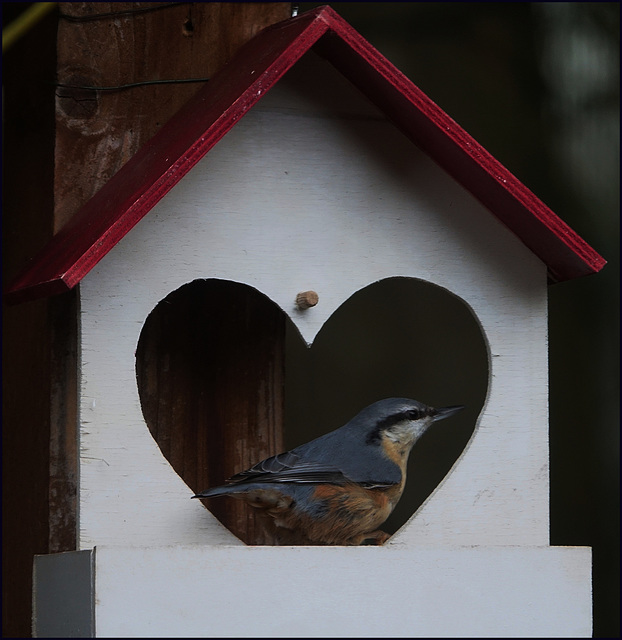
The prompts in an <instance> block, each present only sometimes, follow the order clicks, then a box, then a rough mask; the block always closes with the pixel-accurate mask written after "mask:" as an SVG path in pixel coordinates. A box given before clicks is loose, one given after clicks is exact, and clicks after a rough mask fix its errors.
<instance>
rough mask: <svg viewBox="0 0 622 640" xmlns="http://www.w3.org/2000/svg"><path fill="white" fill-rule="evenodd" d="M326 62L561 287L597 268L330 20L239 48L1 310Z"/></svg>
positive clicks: (79, 255)
mask: <svg viewBox="0 0 622 640" xmlns="http://www.w3.org/2000/svg"><path fill="white" fill-rule="evenodd" d="M309 49H314V50H315V51H316V52H317V53H319V54H320V55H323V56H324V57H326V58H327V59H328V60H329V61H330V62H331V63H332V64H333V65H334V66H335V67H336V68H337V69H338V70H339V71H341V72H342V73H343V74H344V75H345V76H346V77H347V78H348V79H349V80H350V81H351V82H353V83H354V84H355V85H356V86H357V87H358V88H359V89H360V90H361V91H362V92H363V93H364V94H365V95H366V96H367V97H368V98H369V99H370V100H371V101H372V102H374V103H375V104H376V105H377V106H378V107H379V108H380V109H381V110H382V111H383V112H384V113H385V114H386V115H387V117H388V118H390V119H391V120H392V121H393V122H394V124H395V125H396V126H397V127H399V128H400V129H401V130H402V131H403V132H404V133H405V135H407V136H408V137H409V138H410V139H411V140H412V141H413V142H414V143H415V144H416V145H417V146H419V147H420V148H421V149H422V150H423V151H425V152H426V153H427V154H428V155H429V156H430V157H431V158H432V159H434V160H435V161H436V162H437V163H438V164H440V165H441V166H442V167H443V169H444V170H445V171H447V172H448V173H449V174H450V175H452V176H453V177H454V178H455V179H456V180H457V181H458V182H460V183H461V184H462V185H463V186H464V187H465V188H467V189H468V190H469V191H471V192H472V193H473V195H474V196H475V197H477V198H478V199H479V200H480V201H481V202H482V203H483V204H484V205H486V206H487V207H488V208H489V209H490V210H491V212H492V213H493V214H494V215H495V216H496V217H497V218H499V219H500V220H501V221H502V222H503V223H504V224H506V226H508V228H509V229H511V230H512V232H513V233H515V234H516V235H517V236H518V237H519V238H520V239H521V240H522V241H523V242H524V244H525V245H526V246H527V247H529V248H530V249H531V250H532V251H533V252H534V253H535V254H536V255H537V256H538V257H540V259H541V260H542V261H543V262H544V263H545V264H546V265H547V267H548V271H549V278H550V279H551V280H552V281H562V280H568V279H571V278H575V277H579V276H583V275H588V274H591V273H596V272H598V271H599V270H600V269H602V267H603V266H604V264H605V260H604V259H603V258H602V257H601V256H600V255H598V253H596V252H595V251H594V249H592V248H591V247H590V246H589V245H588V244H587V243H586V242H585V241H584V240H583V239H582V238H581V237H579V236H578V235H577V234H576V233H575V232H574V231H573V230H572V229H571V228H570V227H568V225H566V224H565V223H564V222H563V221H562V220H561V219H560V218H559V217H558V216H556V215H555V214H554V213H553V212H552V211H551V210H550V209H549V208H548V207H547V206H546V205H544V203H542V202H541V201H540V200H539V199H538V198H537V197H536V196H535V195H534V194H533V193H532V192H531V191H529V189H527V187H525V186H524V185H523V184H522V183H521V182H520V181H519V180H517V179H516V178H515V177H514V176H513V175H512V174H511V173H510V172H509V171H508V170H507V169H505V168H504V167H503V166H502V165H501V164H500V163H499V162H498V161H497V160H495V159H494V158H493V157H492V156H491V155H490V154H489V153H488V152H487V151H485V150H484V149H483V148H482V147H481V146H480V145H478V143H477V142H476V141H475V140H474V139H473V138H471V136H469V135H468V134H467V133H466V132H465V131H464V130H463V129H462V128H461V127H460V126H459V125H457V124H456V123H455V122H454V121H453V120H452V119H451V118H450V117H449V116H448V115H447V114H446V113H444V112H443V111H442V110H441V109H440V108H439V107H438V106H437V105H436V104H435V103H434V102H432V101H431V100H430V99H429V98H428V97H427V96H426V95H425V94H424V93H423V92H421V91H420V90H419V89H418V88H417V87H416V86H415V85H414V84H413V83H412V82H411V81H410V80H408V78H406V76H404V74H402V73H401V72H400V71H398V70H397V69H396V68H395V67H394V66H393V65H392V64H391V63H390V62H389V61H388V60H387V59H386V58H385V57H384V56H382V55H381V54H380V53H379V52H378V51H377V50H376V49H374V47H372V46H371V45H370V44H369V43H368V42H367V41H366V40H365V39H364V38H363V37H362V36H361V35H360V34H359V33H357V32H356V31H355V30H354V29H353V28H352V27H351V26H350V25H349V24H348V23H347V22H345V21H344V20H343V19H342V18H341V17H340V16H339V15H338V14H337V13H336V12H335V11H334V10H333V9H331V8H330V7H327V6H324V7H319V8H316V9H314V10H312V11H309V12H307V13H304V14H302V15H300V16H298V17H296V18H291V19H289V20H286V21H284V22H280V23H278V24H275V25H272V26H270V27H268V28H266V29H264V30H263V31H261V32H260V33H259V34H258V35H257V36H255V37H254V38H253V39H252V40H250V41H249V42H248V43H246V44H245V45H244V46H243V47H242V48H241V49H240V50H239V51H238V52H237V54H236V55H235V56H234V57H233V59H232V60H231V61H230V62H229V63H228V64H227V65H226V66H225V67H224V68H223V69H222V70H221V71H220V72H219V73H218V74H216V75H215V76H214V78H213V79H212V80H211V81H210V82H209V83H207V84H206V86H205V87H203V88H202V89H201V90H200V91H199V92H198V93H197V94H196V95H195V97H194V98H192V99H191V100H190V101H189V102H188V103H187V104H186V106H185V107H183V108H182V109H181V110H180V111H179V112H178V113H177V114H176V115H175V116H174V117H173V118H172V119H171V120H170V121H169V122H167V123H166V124H165V125H164V126H163V127H162V128H161V129H160V130H159V131H158V133H157V134H156V135H155V136H154V137H153V138H152V139H151V140H150V141H149V142H147V143H146V144H145V145H144V146H143V147H142V148H141V149H140V150H139V151H138V152H137V153H136V155H134V156H133V157H132V158H131V159H130V160H129V161H128V162H127V163H126V164H125V165H124V166H123V167H122V168H121V169H120V170H119V171H118V172H117V174H115V175H114V176H113V177H112V178H111V179H110V180H109V181H108V182H107V183H106V184H105V185H104V186H103V187H102V189H101V190H100V191H99V192H98V193H96V194H95V195H94V196H93V198H91V199H90V200H89V201H88V202H87V203H86V204H85V205H84V206H83V207H82V208H81V209H80V210H79V211H78V213H77V214H76V215H75V216H74V217H73V218H72V219H71V220H70V221H69V223H68V224H67V225H66V226H65V227H63V229H61V230H60V231H59V232H58V233H57V234H56V235H55V236H54V237H53V238H52V240H51V241H50V242H49V243H48V244H47V245H46V246H45V247H44V249H43V250H42V252H41V253H40V254H38V255H37V256H36V257H35V258H34V260H33V261H32V262H31V263H30V264H29V265H28V266H27V267H26V268H25V270H24V271H23V272H22V273H21V274H20V275H19V276H18V277H17V278H16V279H15V280H14V281H13V282H12V283H11V285H10V286H9V288H8V289H7V292H6V294H5V299H6V301H7V302H21V301H24V300H29V299H34V298H39V297H44V296H48V295H55V294H57V293H61V292H63V291H67V290H69V289H71V288H73V287H74V286H75V285H76V284H78V283H79V282H80V280H82V278H83V277H84V276H85V275H86V274H87V273H88V272H89V271H90V270H91V269H92V268H93V267H94V266H95V265H96V264H97V263H98V262H99V261H100V260H101V259H102V258H103V257H104V256H105V255H106V254H107V253H108V252H109V251H110V250H111V249H112V248H113V247H114V246H115V245H116V244H117V242H119V240H121V238H123V237H124V236H125V235H126V234H127V233H128V232H129V231H130V229H132V228H133V227H134V226H135V225H136V224H137V223H138V222H139V221H140V220H141V219H142V218H143V217H144V216H145V215H147V213H149V211H150V210H151V209H152V208H153V207H154V206H155V204H156V203H157V202H158V201H159V200H160V199H161V198H162V197H163V196H164V195H165V194H166V193H167V192H168V191H170V189H171V188H172V187H173V186H174V185H175V184H177V182H179V181H180V180H181V179H182V178H183V176H185V175H186V173H188V171H190V170H191V169H192V167H194V166H195V165H196V163H197V162H198V161H199V160H200V159H201V158H202V157H203V156H204V155H205V154H206V153H208V151H209V150H210V149H211V148H212V147H213V146H214V145H215V144H216V143H217V142H218V141H219V140H220V139H221V138H222V137H223V136H224V135H225V134H226V133H227V132H228V131H229V130H230V129H231V128H232V127H234V126H235V124H236V122H237V121H238V120H239V119H240V118H242V117H243V116H244V114H245V113H246V112H248V110H250V109H251V108H252V107H253V106H254V105H255V104H256V103H257V102H258V101H259V100H260V99H261V97H262V96H263V95H264V94H265V93H266V92H267V91H268V90H269V89H270V88H271V87H272V86H274V84H276V83H277V82H278V80H279V79H280V78H281V77H282V76H283V75H284V74H285V73H286V72H287V71H288V70H289V69H290V68H291V67H292V66H293V65H294V64H296V62H297V61H298V60H299V59H300V58H301V57H302V56H303V55H304V54H305V53H306V52H307V51H308V50H309Z"/></svg>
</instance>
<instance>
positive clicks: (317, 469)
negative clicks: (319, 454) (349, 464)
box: [227, 451, 349, 485]
mask: <svg viewBox="0 0 622 640" xmlns="http://www.w3.org/2000/svg"><path fill="white" fill-rule="evenodd" d="M348 481H349V480H348V478H347V477H346V476H345V475H344V474H343V472H342V471H341V470H340V469H339V468H337V467H335V466H332V465H327V464H324V463H321V462H315V461H310V460H304V459H302V458H301V457H300V456H299V455H298V454H296V453H294V452H293V451H287V452H285V453H279V454H278V455H276V456H272V457H270V458H266V459H265V460H262V461H261V462H258V463H257V464H256V465H255V466H253V467H251V468H250V469H247V470H246V471H241V472H240V473H236V474H235V475H234V476H232V477H231V478H229V479H228V480H227V485H233V484H241V483H244V484H246V483H251V482H252V483H257V482H259V483H264V482H291V483H302V484H304V483H329V484H345V483H346V482H348Z"/></svg>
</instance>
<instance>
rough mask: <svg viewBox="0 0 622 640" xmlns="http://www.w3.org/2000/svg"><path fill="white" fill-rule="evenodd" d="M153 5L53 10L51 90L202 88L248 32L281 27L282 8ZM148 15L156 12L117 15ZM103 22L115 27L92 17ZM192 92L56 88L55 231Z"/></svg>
mask: <svg viewBox="0 0 622 640" xmlns="http://www.w3.org/2000/svg"><path fill="white" fill-rule="evenodd" d="M162 5H163V3H158V2H140V3H135V2H64V3H61V5H60V7H61V19H60V22H59V33H58V82H59V83H63V84H69V85H78V86H106V87H111V86H118V85H124V84H128V83H133V82H141V81H149V80H175V79H184V78H211V77H213V75H214V74H215V73H216V72H217V71H218V70H219V69H220V68H222V67H223V66H224V64H225V63H226V62H227V61H228V60H229V59H230V58H231V56H232V55H233V54H234V53H235V51H236V50H237V49H238V48H239V47H240V46H241V45H242V44H244V43H245V42H246V41H247V40H250V39H251V38H252V37H253V36H254V35H255V34H256V33H257V32H258V31H260V30H261V29H263V28H264V27H265V26H267V25H269V24H272V23H274V22H277V21H279V20H283V19H285V18H287V17H289V5H288V4H287V3H261V2H259V3H248V2H240V3H226V2H206V3H203V2H198V3H183V2H182V3H179V4H178V6H166V7H163V6H162ZM150 7H151V8H155V9H156V10H155V11H152V12H145V13H135V14H134V13H124V12H128V11H129V12H131V11H135V10H137V9H138V10H144V9H148V8H150ZM110 12H111V13H113V14H118V17H114V16H112V17H110V16H103V17H101V18H99V19H95V18H94V17H93V16H94V15H97V14H107V13H110ZM63 15H64V16H68V17H70V18H73V19H67V18H65V19H64V18H63ZM85 18H90V19H88V20H85ZM201 86H202V84H201V83H199V84H168V85H153V86H144V87H137V88H133V89H130V90H124V91H101V92H98V91H92V90H84V89H71V88H67V87H59V88H58V89H57V139H56V174H55V175H56V183H55V190H56V197H57V206H56V225H55V230H56V231H58V230H59V229H61V228H62V227H63V226H65V224H66V223H67V222H68V220H69V219H70V218H72V217H73V215H74V214H75V213H76V211H78V210H79V209H80V207H81V206H82V205H83V204H84V203H85V202H87V201H88V200H89V199H90V198H91V197H92V196H93V195H94V194H95V193H96V192H97V191H99V189H101V187H103V186H104V185H105V184H106V182H107V181H108V180H109V179H110V178H111V177H112V176H113V175H114V174H115V173H117V172H118V171H119V169H120V168H121V167H122V166H123V165H124V164H125V163H126V162H127V161H128V160H129V159H130V158H131V157H132V156H133V155H134V154H135V153H136V151H137V150H138V149H139V148H140V147H141V146H142V145H143V144H144V143H145V142H146V141H147V140H149V139H150V138H151V137H152V136H153V135H154V134H155V133H156V132H157V131H158V130H159V129H160V128H161V126H162V125H163V124H164V123H166V122H167V121H168V120H169V119H170V118H171V117H172V116H173V115H174V114H175V113H176V112H177V111H179V109H180V108H181V107H182V106H183V105H184V104H185V103H186V102H187V101H188V100H189V99H190V98H191V97H192V96H193V95H195V94H196V93H197V91H199V90H200V88H201Z"/></svg>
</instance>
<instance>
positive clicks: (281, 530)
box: [192, 398, 464, 546]
mask: <svg viewBox="0 0 622 640" xmlns="http://www.w3.org/2000/svg"><path fill="white" fill-rule="evenodd" d="M463 408H464V406H463V405H456V406H449V407H444V408H440V409H435V408H433V407H430V406H428V405H426V404H423V403H422V402H418V401H417V400H411V399H409V398H385V399H383V400H378V401H377V402H374V403H373V404H370V405H369V406H367V407H365V408H364V409H363V410H362V411H360V412H359V413H357V414H356V415H355V416H354V417H353V418H352V419H351V420H350V421H349V422H347V423H346V424H345V425H344V426H342V427H340V428H338V429H336V430H334V431H331V432H330V433H327V434H325V435H323V436H320V437H319V438H316V439H314V440H311V441H310V442H307V443H306V444H302V445H300V446H298V447H296V448H295V449H292V450H291V451H286V452H284V453H280V454H278V455H275V456H271V457H269V458H266V459H265V460H262V461H261V462H259V463H257V464H256V465H254V466H253V467H251V468H250V469H247V470H245V471H241V472H240V473H237V474H235V475H234V476H232V477H231V478H229V479H228V480H227V481H226V482H225V484H224V485H221V486H217V487H213V488H210V489H207V490H206V491H202V492H201V493H197V494H195V495H193V496H192V497H193V498H199V499H204V498H212V497H216V496H230V497H233V498H237V499H240V500H243V501H245V502H246V503H247V504H249V505H251V506H252V507H255V508H256V509H257V510H258V511H259V512H260V513H261V514H262V517H263V518H264V519H265V521H266V522H267V523H268V524H269V526H270V528H271V531H272V533H273V534H275V540H276V544H286V545H301V544H302V545H348V546H352V545H360V544H363V543H367V544H377V545H381V544H383V543H384V542H386V541H387V540H388V538H389V537H390V536H389V534H387V533H385V532H384V531H382V530H380V529H379V527H380V526H381V525H382V524H383V523H384V522H385V520H386V519H387V518H388V517H389V515H390V514H391V512H392V511H393V509H394V508H395V505H396V504H397V503H398V501H399V499H400V498H401V496H402V493H403V491H404V486H405V483H406V465H407V462H408V457H409V454H410V452H411V450H412V448H413V446H414V445H415V444H416V443H417V441H418V440H419V439H420V438H421V437H422V436H423V435H424V434H425V433H426V432H427V431H428V429H429V428H430V427H431V426H432V425H433V424H435V423H436V422H438V421H439V420H444V419H445V418H448V417H450V416H453V415H454V414H456V413H457V412H458V411H460V410H461V409H463Z"/></svg>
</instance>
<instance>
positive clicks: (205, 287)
mask: <svg viewBox="0 0 622 640" xmlns="http://www.w3.org/2000/svg"><path fill="white" fill-rule="evenodd" d="M284 339H285V316H284V314H283V313H282V312H281V310H280V309H279V308H278V307H277V306H276V305H274V304H273V303H271V302H270V301H269V300H268V299H267V298H265V297H264V296H262V295H261V294H260V293H259V292H257V291H256V290H254V289H251V288H250V287H246V286H244V285H240V284H236V283H227V282H222V281H220V280H197V281H195V282H193V283H190V284H188V285H186V286H185V287H182V288H181V289H179V290H177V291H175V292H173V293H171V294H170V295H169V296H167V297H166V298H165V299H164V300H163V301H162V302H161V303H160V304H158V306H157V307H156V308H155V309H154V311H153V312H152V313H151V314H150V315H149V318H148V319H147V321H146V323H145V326H144V328H143V330H142V332H141V337H140V340H139V342H138V348H137V352H136V373H137V383H138V391H139V394H140V400H141V406H142V410H143V414H144V416H145V421H146V423H147V426H148V427H149V430H150V431H151V435H152V436H153V437H154V439H155V441H156V442H157V443H158V446H159V447H160V450H161V451H162V453H163V454H164V456H165V458H166V459H167V460H168V461H169V462H170V464H171V466H172V467H173V469H175V471H176V472H177V473H178V474H179V475H180V476H181V478H182V479H183V480H184V482H185V483H186V484H187V485H188V486H189V487H190V488H191V489H192V490H193V491H195V492H196V493H199V492H200V491H203V490H204V489H207V488H208V487H213V486H217V485H219V484H223V482H224V481H225V480H226V479H227V478H229V477H231V476H232V475H234V474H235V473H237V472H239V471H242V470H244V469H247V468H249V467H251V466H252V465H253V464H255V462H257V461H258V460H263V459H264V458H267V457H269V456H272V455H275V454H276V453H280V452H281V451H282V450H283V448H284V447H283V429H282V422H283V391H284V389H283V386H284V353H283V348H284V344H283V343H284ZM206 504H207V505H208V507H209V509H210V511H211V512H212V513H213V514H214V515H215V516H217V517H218V519H219V520H220V521H221V522H222V523H223V524H225V525H226V526H227V528H228V529H229V530H230V531H232V532H233V533H234V534H235V535H236V536H237V537H238V538H240V539H241V540H243V541H244V542H246V544H270V543H273V540H272V538H271V537H269V536H268V535H267V533H266V531H264V529H263V527H262V526H261V523H260V522H259V521H258V520H256V518H255V511H254V510H253V509H251V508H250V507H249V506H248V505H246V504H244V503H243V502H241V501H237V500H228V499H212V500H208V501H206Z"/></svg>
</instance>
